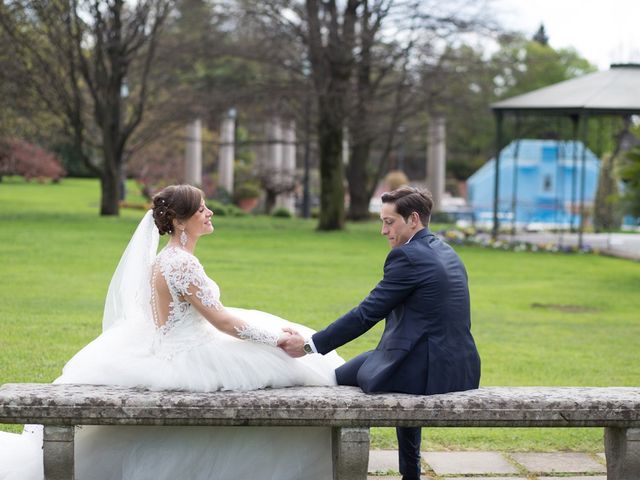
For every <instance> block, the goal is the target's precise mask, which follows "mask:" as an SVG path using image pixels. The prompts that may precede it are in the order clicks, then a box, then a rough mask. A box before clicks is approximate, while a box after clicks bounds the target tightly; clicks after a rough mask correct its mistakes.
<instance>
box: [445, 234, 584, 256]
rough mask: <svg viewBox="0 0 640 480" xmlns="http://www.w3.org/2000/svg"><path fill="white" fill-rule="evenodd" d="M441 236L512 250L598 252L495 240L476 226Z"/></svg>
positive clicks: (452, 242)
mask: <svg viewBox="0 0 640 480" xmlns="http://www.w3.org/2000/svg"><path fill="white" fill-rule="evenodd" d="M436 235H438V236H439V237H440V238H442V239H443V240H444V241H445V242H447V243H449V244H450V245H476V246H480V247H485V248H492V249H494V250H509V251H512V252H561V253H597V252H596V251H595V250H594V249H593V248H591V246H589V245H583V246H582V249H578V247H577V246H572V245H562V246H559V245H557V244H555V243H531V242H523V241H520V240H505V239H498V240H494V239H493V238H491V235H489V234H488V233H486V232H482V231H478V230H476V229H474V228H464V229H456V228H450V229H446V230H440V231H438V232H436Z"/></svg>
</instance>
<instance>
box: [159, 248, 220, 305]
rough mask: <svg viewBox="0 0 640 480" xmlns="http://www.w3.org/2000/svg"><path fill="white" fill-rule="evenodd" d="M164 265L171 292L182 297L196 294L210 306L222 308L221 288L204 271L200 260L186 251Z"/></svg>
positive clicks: (163, 268) (204, 303) (203, 302)
mask: <svg viewBox="0 0 640 480" xmlns="http://www.w3.org/2000/svg"><path fill="white" fill-rule="evenodd" d="M167 263H168V264H167V265H162V274H163V275H164V278H165V279H166V281H167V285H168V287H169V290H171V292H172V293H173V294H174V295H176V296H178V297H180V296H182V297H185V298H186V297H188V296H190V295H194V294H195V296H196V297H197V298H198V299H199V300H200V301H201V302H202V305H204V306H205V307H208V308H214V309H216V310H220V309H221V308H222V304H221V303H220V290H219V289H218V288H217V285H216V284H215V283H214V282H213V281H212V280H211V279H210V278H209V277H207V275H206V274H205V272H204V268H202V265H201V264H200V262H198V260H197V259H196V258H195V257H193V256H191V255H188V254H186V253H181V254H178V255H176V256H172V257H171V259H170V261H169V262H167Z"/></svg>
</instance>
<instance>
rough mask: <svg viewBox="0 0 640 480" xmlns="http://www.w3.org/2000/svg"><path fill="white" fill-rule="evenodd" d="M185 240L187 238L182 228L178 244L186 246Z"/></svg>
mask: <svg viewBox="0 0 640 480" xmlns="http://www.w3.org/2000/svg"><path fill="white" fill-rule="evenodd" d="M187 240H188V237H187V233H186V232H185V231H184V230H182V232H180V245H182V246H183V247H186V246H187Z"/></svg>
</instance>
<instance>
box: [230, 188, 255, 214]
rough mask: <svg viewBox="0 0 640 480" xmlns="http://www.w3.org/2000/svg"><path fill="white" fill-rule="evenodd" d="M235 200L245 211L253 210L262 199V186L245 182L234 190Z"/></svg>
mask: <svg viewBox="0 0 640 480" xmlns="http://www.w3.org/2000/svg"><path fill="white" fill-rule="evenodd" d="M233 200H234V202H235V204H236V205H238V207H240V208H241V209H242V210H244V211H245V212H251V211H252V210H253V209H254V208H256V206H257V205H258V202H259V200H260V187H259V186H258V185H257V184H256V183H253V182H244V183H241V184H240V185H238V186H237V187H236V189H235V190H234V191H233Z"/></svg>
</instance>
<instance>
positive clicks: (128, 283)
mask: <svg viewBox="0 0 640 480" xmlns="http://www.w3.org/2000/svg"><path fill="white" fill-rule="evenodd" d="M156 250H157V230H155V226H153V225H152V219H151V217H150V212H148V213H147V215H146V216H145V219H143V221H142V222H141V224H140V226H139V227H138V230H136V233H135V234H134V237H133V238H132V240H131V242H130V244H129V246H128V247H127V250H126V251H125V254H124V255H123V258H122V260H121V261H120V264H119V265H118V269H117V270H116V273H115V274H114V277H113V280H112V282H111V285H110V287H109V294H108V295H107V302H106V305H105V316H104V321H103V333H102V334H101V335H100V336H99V337H98V338H96V339H95V340H94V341H92V342H91V343H89V344H88V345H87V346H85V347H84V348H83V349H82V350H81V351H80V352H78V353H77V354H76V355H75V356H74V357H73V358H72V359H71V360H70V361H69V362H68V363H67V365H66V366H65V367H64V369H63V373H62V376H60V377H59V378H58V379H57V380H56V381H55V383H85V384H95V385H99V384H102V385H121V386H130V387H145V388H148V389H151V390H161V389H170V390H187V391H198V392H210V391H217V390H254V389H260V388H278V387H286V386H293V385H335V383H336V380H335V374H334V370H335V368H336V367H338V366H340V365H341V364H342V363H343V360H342V359H341V358H340V357H339V356H338V355H337V354H336V353H335V352H332V353H330V354H328V355H325V356H321V355H307V356H305V357H302V358H300V359H293V358H290V357H289V356H288V355H287V354H286V353H284V352H283V351H282V350H281V349H279V348H277V347H276V346H274V343H275V340H274V339H275V338H277V336H278V335H279V334H280V333H281V331H282V327H283V326H292V327H293V328H295V329H297V330H298V331H299V332H300V333H302V334H303V335H305V336H306V335H310V334H311V333H312V330H310V329H308V328H306V327H304V326H302V325H297V324H292V323H289V322H287V321H285V320H283V319H281V318H279V317H276V316H274V315H270V314H268V313H265V312H260V311H256V310H244V309H236V308H228V307H227V310H229V311H231V312H232V313H234V314H235V315H236V316H238V317H239V318H241V319H242V320H244V321H245V322H246V323H247V328H246V329H245V330H244V331H242V332H240V336H242V337H243V338H245V339H244V340H241V339H238V338H234V337H232V336H230V335H227V334H225V333H222V332H220V331H218V330H217V329H216V328H215V327H213V326H212V325H211V324H210V323H209V322H208V321H207V320H206V319H205V318H204V317H203V316H202V315H201V314H200V313H199V312H198V311H197V310H196V309H195V308H193V307H192V306H191V304H190V303H189V302H187V301H184V298H185V296H186V295H188V294H189V293H188V292H187V290H188V289H190V291H191V292H192V293H193V292H195V295H196V296H197V297H198V298H199V299H200V300H201V302H202V304H203V305H206V306H208V307H210V308H224V307H222V304H221V303H220V291H219V288H218V286H217V285H216V284H215V282H214V281H213V280H211V279H210V278H208V277H207V276H206V274H205V272H204V269H203V268H202V266H201V264H200V263H199V261H198V260H197V259H196V257H194V256H192V255H191V254H189V253H188V252H186V251H184V250H181V249H179V248H174V247H167V248H165V249H164V250H162V251H161V252H160V253H159V254H158V255H157V256H156V255H155V251H156ZM152 272H157V273H161V274H162V275H163V277H164V279H165V280H166V284H167V286H168V288H169V291H170V293H171V297H172V300H173V302H172V303H171V308H170V311H169V316H168V318H167V319H166V322H164V323H163V324H162V325H161V326H160V327H158V326H157V325H156V324H157V322H154V321H153V320H154V313H156V312H155V311H152V310H153V309H152V308H151V307H150V305H151V304H154V302H153V295H152V292H151V288H149V287H150V284H151V281H150V277H152V276H153V273H152ZM75 438H76V441H75V473H76V478H77V479H79V480H107V479H108V480H120V479H131V480H133V479H135V480H142V479H144V480H146V479H149V480H160V479H167V480H170V479H171V480H175V479H184V480H189V479H198V480H199V479H203V480H205V479H206V480H209V479H216V480H218V479H219V480H226V479H274V480H276V479H277V480H287V479H289V480H298V479H305V480H309V479H315V480H326V479H330V478H331V477H332V466H331V432H330V429H329V428H321V427H314V428H302V427H215V428H214V427H152V426H149V427H127V426H83V427H78V428H76V437H75ZM42 478H43V466H42V428H41V427H40V426H29V425H28V426H26V427H25V431H24V433H23V434H22V435H17V434H10V433H3V432H0V480H32V479H33V480H35V479H37V480H41V479H42Z"/></svg>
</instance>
